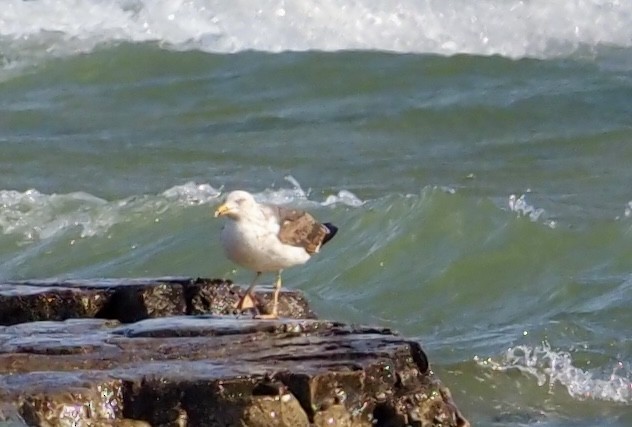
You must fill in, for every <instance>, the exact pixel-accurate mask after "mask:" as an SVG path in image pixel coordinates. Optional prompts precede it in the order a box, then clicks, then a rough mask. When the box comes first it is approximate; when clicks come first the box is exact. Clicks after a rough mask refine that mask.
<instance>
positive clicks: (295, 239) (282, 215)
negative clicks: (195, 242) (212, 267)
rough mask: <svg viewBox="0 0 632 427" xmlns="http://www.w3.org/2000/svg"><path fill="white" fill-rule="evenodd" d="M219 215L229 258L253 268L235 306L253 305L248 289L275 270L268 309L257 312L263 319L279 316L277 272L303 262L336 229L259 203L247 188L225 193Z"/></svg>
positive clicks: (301, 214) (296, 212) (299, 213)
mask: <svg viewBox="0 0 632 427" xmlns="http://www.w3.org/2000/svg"><path fill="white" fill-rule="evenodd" d="M219 216H226V217H227V218H228V221H227V222H226V223H225V224H224V227H223V228H222V232H221V242H222V246H223V247H224V251H225V252H226V255H227V256H228V258H229V259H230V260H232V261H233V262H235V263H237V264H239V265H241V266H243V267H246V268H248V269H250V270H253V271H255V272H256V275H255V278H254V279H253V281H252V283H251V284H250V286H249V287H248V290H247V291H246V294H245V295H244V296H243V297H242V298H241V299H240V300H239V302H238V303H237V305H236V308H237V309H239V310H243V309H245V308H249V307H252V306H254V304H253V299H252V291H253V289H254V287H255V284H256V283H257V279H259V276H261V274H262V273H265V272H276V273H277V279H276V283H275V287H274V303H273V306H272V312H271V313H270V314H264V315H259V316H257V317H259V318H263V319H276V318H278V317H279V316H278V303H279V292H280V290H281V272H282V271H283V270H284V269H285V268H288V267H292V266H294V265H299V264H304V263H306V262H307V261H308V260H309V259H310V258H311V256H312V255H313V254H315V253H317V252H318V251H319V250H320V247H321V246H322V245H324V244H325V243H327V242H328V241H329V240H331V239H332V238H333V237H334V236H335V235H336V232H337V231H338V229H337V228H336V227H335V226H334V225H332V224H329V223H324V224H321V223H319V222H317V221H316V220H315V219H314V217H313V216H311V215H310V214H309V213H307V212H304V211H300V210H296V209H288V208H285V207H282V206H276V205H266V204H259V203H257V202H256V201H255V199H254V197H253V196H252V194H250V193H248V192H247V191H233V192H231V193H229V194H228V196H227V197H226V201H225V202H224V203H223V204H222V205H221V206H219V207H218V208H217V210H216V211H215V217H219Z"/></svg>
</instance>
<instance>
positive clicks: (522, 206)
mask: <svg viewBox="0 0 632 427" xmlns="http://www.w3.org/2000/svg"><path fill="white" fill-rule="evenodd" d="M507 204H508V206H509V210H511V211H512V212H515V213H517V214H518V216H521V217H526V218H529V219H530V220H531V221H533V222H537V221H538V220H540V219H541V217H542V216H543V215H544V213H545V211H544V209H542V208H536V207H534V206H532V205H530V204H529V203H527V200H526V197H525V195H524V194H523V195H521V196H520V197H516V195H515V194H511V195H510V196H509V201H508V203H507ZM544 224H546V225H547V226H548V227H550V228H555V227H556V226H557V223H556V222H555V221H553V220H544Z"/></svg>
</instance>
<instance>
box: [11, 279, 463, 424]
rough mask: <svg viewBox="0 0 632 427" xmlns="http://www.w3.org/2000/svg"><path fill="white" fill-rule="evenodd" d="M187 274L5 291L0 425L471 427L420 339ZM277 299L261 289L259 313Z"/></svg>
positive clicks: (41, 283)
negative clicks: (244, 310)
mask: <svg viewBox="0 0 632 427" xmlns="http://www.w3.org/2000/svg"><path fill="white" fill-rule="evenodd" d="M242 292H243V288H241V287H239V286H236V285H234V284H232V283H231V282H229V281H223V280H210V279H191V278H173V277H167V278H155V279H107V280H69V281H57V280H37V281H24V282H11V283H3V284H0V325H2V326H0V426H2V427H4V426H7V427H8V426H11V427H24V426H43V427H70V426H72V427H150V426H151V427H185V426H186V427H198V426H199V427H206V426H209V427H216V426H217V427H219V426H222V427H226V426H239V427H272V426H277V427H285V426H287V427H303V426H304V427H308V426H314V427H324V426H340V427H364V426H366V427H369V426H372V427H373V426H381V427H400V426H401V427H404V426H413V427H426V426H446V427H447V426H450V427H465V426H469V423H468V422H467V421H466V420H465V418H464V417H463V416H462V415H461V414H460V412H459V411H458V409H457V407H456V406H455V404H454V402H453V400H452V398H451V396H450V392H449V391H448V389H447V388H446V387H444V386H443V385H442V384H441V382H440V381H439V380H438V379H437V378H436V377H435V375H434V374H433V372H432V371H431V369H430V366H429V362H428V359H427V357H426V354H425V353H424V351H423V350H422V348H421V347H420V345H419V344H418V343H417V342H414V341H410V340H407V339H405V338H403V337H401V336H399V335H398V334H397V333H395V332H393V331H391V330H389V329H385V328H380V327H365V326H351V325H346V324H342V323H340V322H335V321H328V320H319V319H317V318H316V316H315V314H314V313H313V312H312V311H311V309H310V307H309V304H308V302H307V301H306V300H305V298H304V297H303V295H302V294H301V293H300V292H296V291H287V290H286V291H283V292H282V294H281V298H280V303H279V314H280V316H281V317H282V318H281V319H280V320H256V319H253V316H252V315H249V314H242V315H239V316H236V315H235V314H233V308H232V307H233V304H234V303H235V302H236V301H237V300H238V299H239V296H240V293H242ZM271 297H272V294H271V291H270V290H266V289H263V290H261V291H260V292H257V293H256V298H257V301H258V304H259V309H260V310H261V311H263V312H265V311H266V307H267V306H268V305H269V304H270V303H271Z"/></svg>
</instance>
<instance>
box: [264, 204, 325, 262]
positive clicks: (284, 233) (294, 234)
mask: <svg viewBox="0 0 632 427" xmlns="http://www.w3.org/2000/svg"><path fill="white" fill-rule="evenodd" d="M270 209H271V211H272V212H273V213H274V215H275V216H276V217H277V219H278V221H279V224H280V230H279V234H278V237H279V240H280V241H281V242H283V243H285V244H286V245H292V246H300V247H302V248H303V249H305V250H306V251H307V253H309V254H310V255H311V254H314V253H316V252H318V250H319V249H320V246H321V245H322V244H323V242H324V241H326V240H327V236H328V235H329V233H330V231H329V229H328V228H327V227H326V226H324V225H323V224H320V223H319V222H318V221H316V220H315V219H314V217H313V216H311V215H310V214H309V213H307V212H305V211H301V210H298V209H288V208H284V207H282V206H270Z"/></svg>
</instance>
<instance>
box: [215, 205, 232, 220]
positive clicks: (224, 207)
mask: <svg viewBox="0 0 632 427" xmlns="http://www.w3.org/2000/svg"><path fill="white" fill-rule="evenodd" d="M228 212H230V207H228V206H227V205H226V203H224V204H223V205H220V206H219V207H218V208H217V209H215V218H217V217H219V216H222V215H226V214H227V213H228Z"/></svg>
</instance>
